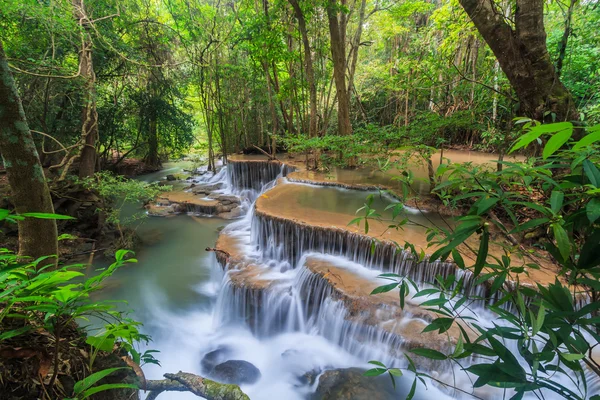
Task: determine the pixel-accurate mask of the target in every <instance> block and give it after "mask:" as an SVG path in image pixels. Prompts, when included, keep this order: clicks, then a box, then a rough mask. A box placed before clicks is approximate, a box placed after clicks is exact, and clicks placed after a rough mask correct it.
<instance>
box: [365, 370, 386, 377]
mask: <svg viewBox="0 0 600 400" xmlns="http://www.w3.org/2000/svg"><path fill="white" fill-rule="evenodd" d="M386 372H387V369H386V368H373V369H368V370H366V371H365V372H364V373H363V375H364V376H379V375H383V374H385V373H386Z"/></svg>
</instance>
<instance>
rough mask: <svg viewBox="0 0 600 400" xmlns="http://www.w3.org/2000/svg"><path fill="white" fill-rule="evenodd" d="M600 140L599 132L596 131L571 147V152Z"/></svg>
mask: <svg viewBox="0 0 600 400" xmlns="http://www.w3.org/2000/svg"><path fill="white" fill-rule="evenodd" d="M599 140H600V131H596V132H593V133H590V134H587V135H585V136H584V137H583V138H582V139H581V140H580V141H579V142H577V143H575V146H573V149H572V150H573V151H578V150H580V149H582V148H585V147H588V146H589V145H590V144H592V143H595V142H597V141H599Z"/></svg>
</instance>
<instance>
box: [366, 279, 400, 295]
mask: <svg viewBox="0 0 600 400" xmlns="http://www.w3.org/2000/svg"><path fill="white" fill-rule="evenodd" d="M396 287H398V282H394V283H388V284H387V285H383V286H378V287H376V288H375V289H373V291H372V292H371V294H379V293H385V292H389V291H391V290H394V289H395V288H396Z"/></svg>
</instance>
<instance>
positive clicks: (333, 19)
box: [327, 0, 352, 135]
mask: <svg viewBox="0 0 600 400" xmlns="http://www.w3.org/2000/svg"><path fill="white" fill-rule="evenodd" d="M343 4H344V0H342V5H343ZM338 8H339V5H338V4H337V0H330V1H329V2H328V3H327V20H328V21H329V36H330V38H331V57H332V59H333V77H334V80H335V89H336V93H337V101H338V134H339V135H351V134H352V125H351V124H350V98H349V96H348V89H347V87H346V24H345V23H344V22H343V21H342V22H340V20H339V19H338Z"/></svg>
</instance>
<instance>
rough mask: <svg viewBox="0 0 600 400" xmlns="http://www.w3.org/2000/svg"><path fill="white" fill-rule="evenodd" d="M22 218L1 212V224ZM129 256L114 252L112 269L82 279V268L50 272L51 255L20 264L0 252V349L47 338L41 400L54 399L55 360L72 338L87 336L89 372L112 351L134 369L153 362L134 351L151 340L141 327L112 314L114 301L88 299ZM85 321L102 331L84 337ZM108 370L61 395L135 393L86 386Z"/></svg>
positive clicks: (119, 385) (11, 255)
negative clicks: (98, 358)
mask: <svg viewBox="0 0 600 400" xmlns="http://www.w3.org/2000/svg"><path fill="white" fill-rule="evenodd" d="M25 217H26V216H25V215H11V214H10V213H9V212H8V211H6V210H0V220H2V219H6V220H18V219H21V218H25ZM29 217H31V216H29ZM36 217H38V218H40V217H41V218H61V217H60V216H54V215H51V214H39V215H36ZM130 255H131V252H129V251H126V250H119V251H117V253H116V255H115V258H116V260H115V262H114V263H113V264H111V265H110V266H109V267H107V268H105V269H100V270H98V271H97V272H98V273H97V274H96V275H94V276H92V277H89V278H86V277H85V274H84V272H83V271H84V269H85V268H86V266H85V265H83V264H75V265H68V266H62V267H59V268H55V264H54V262H48V260H49V259H50V258H51V256H48V257H41V258H38V259H36V260H31V259H23V257H20V256H17V255H16V254H14V253H12V252H10V251H9V250H7V249H0V282H1V283H2V289H1V290H0V326H2V333H1V334H0V344H3V345H9V344H10V343H13V344H14V343H19V340H25V341H28V340H29V338H30V337H32V335H33V337H40V335H41V337H49V338H50V340H49V342H48V345H50V346H52V347H53V348H52V351H51V353H52V359H51V360H48V361H49V362H50V365H51V366H52V368H51V369H52V371H53V372H52V373H51V377H50V380H49V381H48V382H47V383H44V377H43V376H42V379H41V381H42V382H41V385H43V392H44V393H45V395H46V398H55V397H53V396H51V395H50V394H51V393H53V392H54V393H59V392H60V390H61V389H59V387H58V385H57V377H58V374H59V369H60V368H59V362H60V359H61V358H60V357H61V354H68V351H67V350H68V349H69V347H70V346H71V344H70V342H71V341H75V342H77V340H78V339H77V337H79V338H82V339H85V338H86V337H87V339H86V340H85V342H86V343H87V344H89V345H90V346H91V349H92V356H91V357H90V358H89V359H90V364H89V365H88V368H89V369H90V371H91V370H92V369H93V368H94V365H93V363H94V360H95V358H96V357H95V356H96V355H97V354H98V352H99V351H105V352H112V351H113V350H114V349H115V348H123V349H125V350H126V351H127V352H128V353H129V354H130V356H131V358H132V359H133V361H134V362H135V363H137V364H141V363H143V362H146V363H148V362H150V363H157V362H158V361H157V360H156V359H155V358H154V357H153V356H152V353H153V351H147V352H145V353H143V354H140V352H139V351H138V350H137V349H136V347H137V344H138V343H139V342H146V343H147V342H148V341H149V340H150V338H149V337H148V336H147V335H144V334H142V333H141V332H140V331H139V330H138V327H139V326H140V325H141V324H140V323H139V322H136V321H133V320H131V319H129V318H127V317H126V316H125V315H124V314H123V313H122V312H120V311H118V310H116V308H115V305H114V303H113V302H108V301H93V300H91V294H92V293H94V292H96V291H98V290H100V288H101V287H102V283H103V282H104V281H105V280H106V279H107V278H109V277H110V276H112V275H113V274H114V272H115V271H116V270H117V269H119V268H121V267H123V266H125V265H127V264H130V263H134V262H136V259H135V258H131V257H130ZM90 318H95V319H97V320H100V321H104V322H105V323H106V325H105V328H104V329H103V330H102V331H101V332H100V333H98V334H97V335H94V336H87V335H88V334H87V333H86V332H85V331H84V330H83V329H82V328H79V327H78V325H77V324H80V325H81V324H82V323H86V322H87V321H90ZM9 347H13V348H19V347H18V346H9ZM49 370H50V369H48V371H49ZM113 371H114V369H113V370H110V371H109V370H104V371H99V372H97V373H96V374H92V375H91V376H89V377H87V378H85V379H84V380H83V381H81V382H78V383H77V384H76V385H75V392H74V393H63V395H66V396H75V398H77V399H84V398H87V397H89V396H90V395H92V394H93V393H96V392H99V391H101V390H108V389H116V388H130V389H137V385H134V384H128V383H116V384H107V385H101V386H98V387H94V388H92V387H91V386H92V385H93V384H94V383H96V382H97V381H99V380H100V379H102V378H103V377H105V376H107V375H108V374H110V373H112V372H113ZM40 374H41V373H40Z"/></svg>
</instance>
